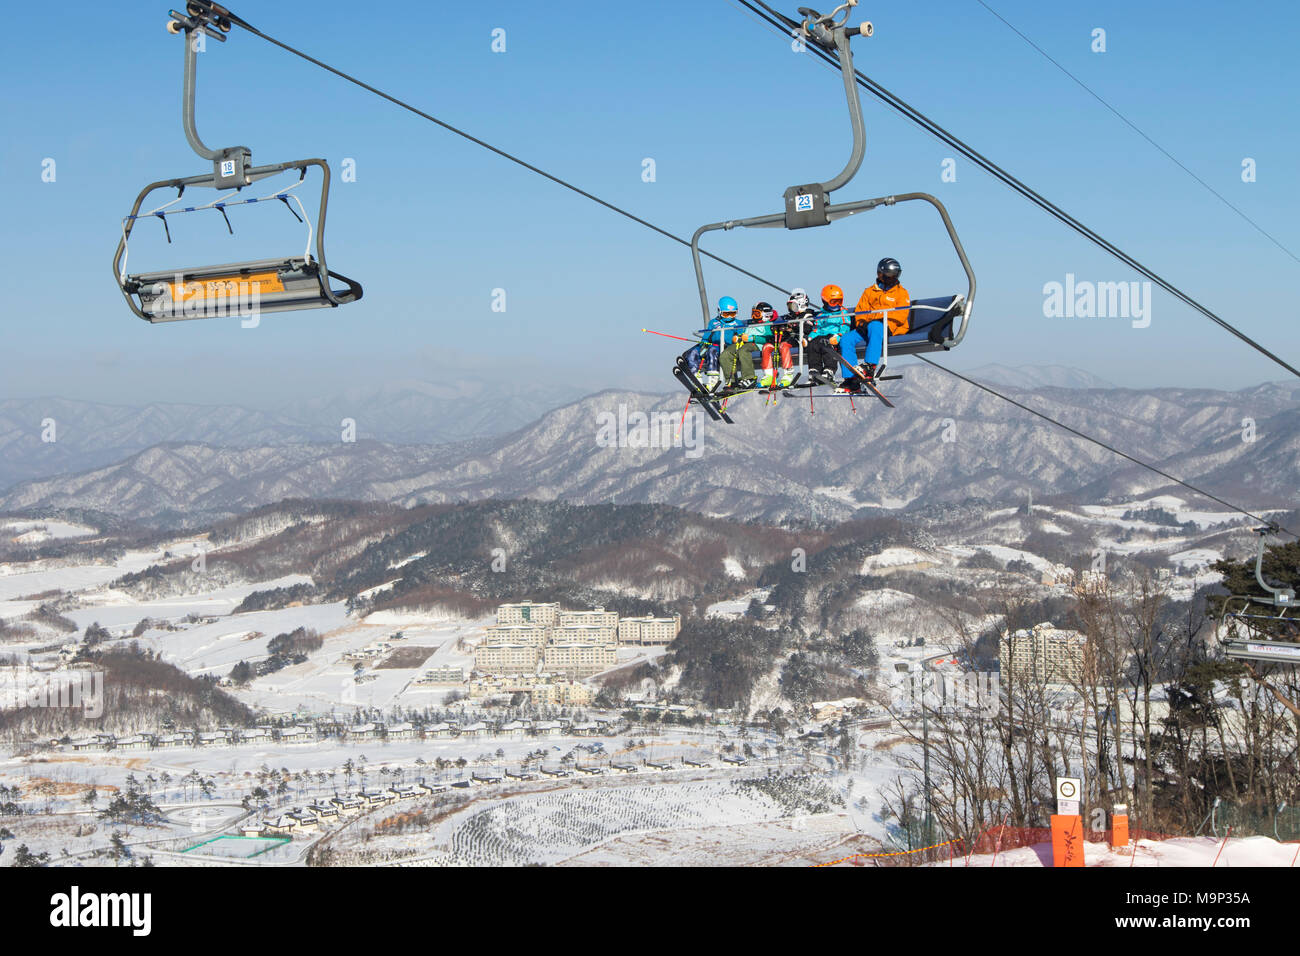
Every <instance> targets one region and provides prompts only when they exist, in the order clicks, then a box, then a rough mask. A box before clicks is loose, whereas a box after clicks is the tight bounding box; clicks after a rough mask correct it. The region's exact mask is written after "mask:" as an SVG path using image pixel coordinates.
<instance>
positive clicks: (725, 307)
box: [718, 295, 740, 315]
mask: <svg viewBox="0 0 1300 956" xmlns="http://www.w3.org/2000/svg"><path fill="white" fill-rule="evenodd" d="M739 311H740V306H739V305H738V304H737V303H736V300H735V299H733V298H732V297H731V296H729V295H724V296H723V297H722V298H721V299H719V300H718V312H719V313H722V312H730V313H731V314H732V315H735V314H736V313H737V312H739Z"/></svg>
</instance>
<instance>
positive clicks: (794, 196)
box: [691, 0, 975, 379]
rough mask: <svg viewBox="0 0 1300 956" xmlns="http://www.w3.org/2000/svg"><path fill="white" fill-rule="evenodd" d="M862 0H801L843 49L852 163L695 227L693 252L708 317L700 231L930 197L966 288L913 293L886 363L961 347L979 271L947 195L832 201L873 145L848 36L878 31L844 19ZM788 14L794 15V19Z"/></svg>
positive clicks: (889, 341) (825, 218) (804, 11)
mask: <svg viewBox="0 0 1300 956" xmlns="http://www.w3.org/2000/svg"><path fill="white" fill-rule="evenodd" d="M857 2H858V0H848V2H846V3H844V4H842V5H840V6H839V7H837V8H835V10H834V11H833V12H831V13H830V14H829V15H827V16H822V15H821V14H819V13H818V12H817V11H815V10H810V9H809V8H807V7H800V8H799V13H800V15H801V16H803V17H804V19H803V21H802V23H800V24H797V25H796V26H797V29H798V32H799V35H800V36H802V37H803V38H804V39H805V40H806V41H809V42H812V43H816V44H817V45H818V46H820V47H822V48H823V49H824V50H827V51H828V52H834V53H836V54H837V55H838V57H839V62H840V71H841V73H842V74H843V77H844V92H845V95H846V97H847V99H848V105H849V119H850V121H851V122H852V125H853V153H852V155H851V156H850V157H849V162H848V165H847V166H845V167H844V169H843V170H842V171H841V172H840V174H839V175H838V176H836V177H835V178H834V179H831V180H828V181H827V182H824V183H811V184H808V185H803V186H791V187H790V188H789V189H787V190H786V191H785V211H784V212H781V213H775V214H773V215H769V216H755V217H753V218H750V219H728V220H727V221H725V222H715V223H711V224H709V225H707V226H701V227H700V228H699V229H697V230H695V234H694V235H693V236H692V237H691V256H692V258H693V259H694V261H695V280H696V284H697V285H698V286H699V291H700V307H701V309H702V311H703V314H704V322H705V324H706V325H707V324H708V322H709V319H710V318H711V315H712V313H711V312H710V309H709V293H708V290H707V288H706V287H705V282H704V268H703V265H702V263H701V261H700V237H701V236H703V235H704V234H705V233H706V232H713V231H715V230H718V229H724V230H725V229H735V228H737V227H744V228H760V229H772V228H776V227H778V226H784V227H785V228H787V229H807V228H810V227H812V226H825V225H828V224H830V223H831V222H834V221H835V220H836V219H843V218H845V217H847V216H853V215H856V214H857V213H860V212H866V211H868V210H870V209H875V208H877V207H879V206H893V205H896V204H897V203H901V202H913V201H917V200H920V201H923V202H928V203H929V204H930V205H932V206H934V208H935V209H936V210H937V211H938V213H939V216H940V218H941V219H942V220H943V225H944V228H945V229H947V230H948V238H949V239H951V240H952V246H953V249H954V250H956V252H957V258H958V259H959V260H961V266H962V269H964V270H965V272H966V281H967V290H966V294H965V295H960V294H956V295H949V296H940V297H937V298H928V299H913V300H912V304H911V310H910V313H909V318H908V331H907V332H905V333H904V334H902V335H896V336H892V337H891V336H889V335H886V336H884V349H883V351H882V354H881V361H880V368H881V369H882V370H883V369H884V366H885V364H886V362H887V361H888V359H889V354H890V353H891V352H892V353H893V354H895V355H914V354H916V353H918V352H938V351H947V350H949V349H952V348H956V346H957V345H958V344H959V343H960V342H961V340H962V338H963V337H964V336H965V335H966V326H967V324H968V323H969V321H970V314H971V307H972V306H973V305H974V303H975V273H974V271H973V270H972V269H971V265H970V261H969V260H968V259H967V258H966V251H965V250H964V249H963V248H962V244H961V240H960V239H959V238H958V236H957V230H956V229H955V228H954V227H953V224H952V219H950V218H949V216H948V210H947V209H945V208H944V205H943V203H941V202H940V201H939V200H938V199H936V198H935V197H934V196H931V195H930V194H929V193H900V194H899V195H896V196H881V197H879V198H877V199H863V200H859V201H857V202H847V203H839V204H837V205H832V204H831V203H830V202H828V194H829V193H831V192H833V191H835V190H837V189H840V188H841V187H843V186H846V185H848V183H849V181H850V180H852V179H853V177H854V176H855V175H856V174H857V172H858V169H859V168H860V167H861V166H862V159H863V157H864V156H865V155H866V149H867V146H866V130H865V124H864V122H863V119H862V103H861V101H860V99H859V98H858V86H857V80H856V73H855V71H854V68H853V53H852V51H851V50H850V49H849V40H850V38H851V37H853V36H855V35H860V36H867V37H869V36H871V35H872V32H873V30H872V26H871V24H870V23H869V22H865V23H862V24H861V25H860V26H857V27H852V28H850V27H848V26H846V25H845V24H846V21H847V20H848V10H849V8H850V7H855V6H857ZM841 12H843V13H844V16H843V18H842V19H841V20H840V21H839V22H838V23H836V22H835V18H836V17H837V16H839V14H840V13H841ZM789 22H790V23H792V24H793V23H794V21H789ZM882 318H883V316H882ZM806 331H807V330H806V329H805V328H804V327H803V323H800V329H799V338H800V339H801V340H802V339H804V338H805V337H806ZM720 337H721V334H720ZM791 352H792V353H797V354H798V356H799V366H800V369H801V370H802V375H803V377H804V378H805V379H806V378H807V367H806V365H805V358H804V356H803V350H802V349H798V348H793V349H792V350H791ZM862 354H863V352H862V350H861V349H859V358H861V357H862Z"/></svg>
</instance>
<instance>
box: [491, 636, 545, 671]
mask: <svg viewBox="0 0 1300 956" xmlns="http://www.w3.org/2000/svg"><path fill="white" fill-rule="evenodd" d="M541 655H542V648H541V647H539V646H537V645H535V644H486V643H485V644H480V645H479V646H478V647H477V648H475V650H474V669H475V670H477V671H481V672H482V673H485V674H531V673H533V672H534V671H536V670H537V663H538V661H539V660H540V659H541Z"/></svg>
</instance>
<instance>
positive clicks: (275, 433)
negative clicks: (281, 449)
mask: <svg viewBox="0 0 1300 956" xmlns="http://www.w3.org/2000/svg"><path fill="white" fill-rule="evenodd" d="M582 394H583V393H582V390H581V389H579V388H576V387H570V386H566V385H544V384H543V385H536V386H534V385H531V384H530V385H528V386H527V387H517V388H514V389H513V390H512V389H510V388H502V387H500V386H498V385H490V384H489V383H488V382H487V381H485V380H478V379H474V380H468V381H460V380H458V381H455V382H451V383H446V384H435V383H429V382H418V381H401V382H393V383H389V384H388V385H385V386H383V387H380V388H366V389H351V390H348V391H345V392H343V393H341V394H339V395H334V396H330V397H328V398H319V399H309V400H302V401H298V402H294V403H291V404H289V405H287V406H285V407H283V408H281V409H277V410H276V411H274V412H268V411H262V410H258V409H254V408H246V407H243V406H240V405H193V404H185V403H180V402H177V403H153V404H150V405H144V406H130V405H114V404H109V403H102V402H82V401H74V400H70V399H62V398H36V399H21V400H19V399H11V400H8V401H0V488H6V487H8V486H10V485H12V484H14V483H16V482H19V481H25V480H27V479H31V478H39V477H42V476H46V475H58V474H67V473H70V472H79V471H86V470H88V469H94V468H98V467H101V466H104V465H108V464H111V463H113V462H120V461H122V460H123V459H124V458H127V457H129V456H131V455H134V454H136V453H137V452H140V451H143V450H144V449H146V448H149V447H152V446H154V445H159V444H164V443H168V442H201V443H204V444H208V445H217V446H221V447H225V448H253V447H270V446H283V445H291V444H297V443H302V442H331V441H338V440H339V438H340V436H341V435H342V433H343V428H344V427H345V426H344V420H345V419H350V420H351V421H352V422H354V423H355V426H354V427H355V430H356V435H357V438H358V439H364V438H371V439H377V440H380V441H387V442H393V443H397V444H408V443H418V444H440V443H443V442H454V441H463V440H465V439H469V438H481V437H491V436H494V435H501V434H504V433H506V432H510V431H513V430H515V429H517V428H520V427H521V426H523V425H526V424H527V423H529V422H531V421H533V420H535V419H536V418H537V416H538V415H540V414H542V413H543V412H545V411H547V410H548V409H551V408H555V407H556V406H558V405H562V404H564V403H566V402H571V401H573V400H575V399H577V398H578V397H580V396H581V395H582Z"/></svg>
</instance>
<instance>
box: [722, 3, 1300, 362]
mask: <svg viewBox="0 0 1300 956" xmlns="http://www.w3.org/2000/svg"><path fill="white" fill-rule="evenodd" d="M734 2H737V3H740V4H742V5H743V6H745V7H746V8H748V9H749V10H750V11H751V12H753V13H754V14H755V15H757V16H758V17H760V18H762V19H763V20H765V21H766V22H767V23H768V25H769V26H772V27H774V28H775V29H777V30H778V31H780V32H781V33H782V35H789V29H787V27H786V26H784V25H783V23H793V22H794V21H791V20H790V19H789V18H788V17H784V16H782V15H781V14H779V13H777V12H776V11H775V10H773V9H772V8H771V7H769V6H768V5H767V4H766V3H764V2H763V0H734ZM760 7H761V8H762V9H761V10H760V9H759V8H760ZM797 25H798V24H795V26H797ZM807 49H808V51H809V52H811V53H814V54H816V55H817V56H819V57H820V58H821V59H822V60H823V61H824V62H826V63H828V64H829V65H830V66H832V67H834V68H835V69H836V70H838V69H840V64H839V62H838V60H837V59H836V57H835V56H834V55H833V54H831V53H829V52H827V51H826V50H823V49H821V48H820V47H819V46H817V45H816V44H808V46H807ZM854 73H855V74H856V75H857V82H858V86H860V87H862V88H863V89H865V90H867V91H868V92H869V93H871V94H872V95H873V96H875V97H876V98H877V99H879V100H880V101H881V102H883V103H885V104H886V105H887V106H889V107H890V108H892V109H894V110H895V111H896V112H898V113H900V114H901V115H902V116H904V117H905V118H906V119H909V120H911V121H912V122H913V123H915V124H916V125H918V126H920V127H921V128H922V129H924V130H926V131H927V132H929V133H931V134H932V135H934V136H935V137H937V138H938V139H940V140H942V141H943V142H944V143H946V144H947V145H949V146H951V147H952V148H953V149H955V150H957V151H958V152H960V153H961V154H962V155H963V156H965V157H966V158H967V159H969V160H970V161H971V162H973V163H975V164H976V165H977V166H979V167H980V168H981V169H983V170H984V171H985V172H987V173H989V174H990V175H992V176H993V177H994V178H996V179H998V180H1000V181H1001V182H1003V183H1005V184H1006V185H1007V186H1009V187H1011V189H1013V190H1015V191H1016V192H1017V193H1019V194H1020V195H1022V196H1024V197H1025V198H1026V199H1028V200H1029V201H1030V202H1032V203H1034V205H1036V206H1038V207H1039V208H1040V209H1042V210H1043V211H1044V212H1046V213H1048V214H1049V215H1051V216H1054V217H1055V218H1056V219H1058V220H1060V221H1061V222H1062V223H1064V224H1065V225H1067V226H1069V227H1070V228H1071V229H1073V230H1074V231H1075V232H1077V233H1078V234H1079V235H1081V236H1083V237H1084V238H1085V239H1087V240H1089V241H1090V242H1092V243H1093V244H1094V245H1096V246H1097V247H1099V248H1100V249H1102V250H1103V251H1105V252H1107V253H1109V254H1110V255H1111V256H1113V257H1115V258H1116V259H1118V260H1119V261H1120V262H1122V263H1124V264H1125V265H1127V266H1129V267H1130V268H1131V269H1133V270H1134V271H1135V272H1137V273H1138V274H1139V275H1142V276H1145V277H1146V278H1147V279H1149V280H1150V281H1152V282H1154V283H1155V284H1156V285H1158V286H1160V288H1162V289H1164V290H1165V291H1166V292H1168V293H1169V294H1170V295H1172V296H1173V297H1174V298H1176V299H1178V300H1179V301H1181V302H1183V303H1184V304H1186V305H1187V306H1189V307H1190V308H1192V309H1194V310H1195V311H1197V312H1199V313H1201V315H1203V316H1205V317H1206V318H1208V319H1209V320H1210V321H1212V322H1214V323H1215V324H1216V325H1218V326H1219V327H1220V328H1222V329H1224V330H1226V331H1227V332H1229V333H1231V334H1232V335H1234V336H1236V337H1237V338H1238V339H1240V340H1241V341H1243V342H1245V343H1246V344H1247V345H1249V346H1250V347H1251V348H1253V349H1254V350H1255V351H1257V352H1259V353H1260V354H1261V355H1264V356H1265V357H1266V358H1268V359H1270V360H1271V361H1273V362H1274V363H1276V364H1277V365H1279V366H1281V367H1282V368H1284V369H1286V370H1287V371H1288V372H1290V373H1291V374H1292V375H1294V376H1296V377H1297V378H1300V369H1298V368H1296V367H1295V366H1293V365H1291V364H1290V363H1289V362H1287V361H1286V360H1285V359H1283V358H1281V357H1279V356H1278V355H1276V354H1274V353H1273V352H1271V351H1270V350H1269V349H1268V348H1267V347H1265V346H1264V345H1262V344H1260V343H1259V342H1257V341H1255V340H1254V339H1253V338H1251V337H1250V336H1249V335H1247V334H1246V333H1245V332H1242V331H1241V330H1240V329H1238V328H1237V327H1236V326H1234V325H1233V324H1232V323H1230V322H1228V321H1226V320H1225V319H1223V318H1221V317H1220V316H1219V315H1218V314H1216V313H1215V312H1213V311H1211V310H1210V309H1209V308H1207V307H1206V306H1204V305H1202V304H1201V303H1200V302H1198V301H1196V300H1195V299H1193V298H1192V297H1191V296H1190V295H1188V294H1187V293H1186V292H1184V291H1183V290H1182V289H1180V288H1178V287H1177V286H1175V285H1174V284H1173V283H1171V282H1169V281H1168V280H1166V279H1164V278H1163V277H1161V276H1160V275H1159V274H1157V273H1156V272H1154V271H1152V270H1151V269H1150V268H1148V267H1147V266H1145V265H1143V264H1142V263H1141V262H1139V261H1138V260H1137V259H1134V258H1133V257H1132V256H1130V255H1129V254H1128V253H1126V252H1124V251H1123V250H1122V249H1120V248H1119V247H1118V246H1116V245H1115V244H1114V243H1112V242H1110V241H1109V240H1107V239H1106V238H1105V237H1103V236H1101V235H1100V234H1099V233H1097V232H1095V231H1093V230H1092V229H1090V228H1089V227H1088V226H1085V225H1084V224H1083V223H1082V222H1080V221H1079V220H1078V219H1076V218H1074V217H1073V216H1071V215H1070V214H1069V213H1067V212H1066V211H1065V210H1064V209H1062V208H1061V207H1060V206H1057V205H1056V204H1055V203H1053V202H1051V201H1050V200H1048V199H1046V198H1044V197H1043V196H1042V195H1040V194H1039V193H1038V192H1036V191H1035V190H1033V189H1031V188H1030V187H1029V186H1026V185H1025V184H1024V183H1023V182H1021V181H1020V180H1019V179H1017V178H1016V177H1015V176H1013V175H1011V174H1010V173H1009V172H1007V171H1006V170H1005V169H1003V168H1002V167H1001V166H999V165H998V164H996V163H994V162H993V161H992V160H990V159H988V158H987V157H985V156H983V155H982V154H980V153H979V152H977V151H976V150H975V149H974V148H973V147H971V146H969V145H967V144H966V143H965V142H963V141H962V140H960V139H958V138H957V137H956V136H955V135H954V134H952V133H950V132H949V131H948V130H946V129H945V128H944V127H942V126H940V125H939V124H938V123H936V122H935V121H934V120H932V119H930V118H929V117H928V116H926V115H925V114H923V113H921V112H920V111H919V110H917V109H916V108H915V107H913V106H911V105H910V104H908V103H906V102H905V101H903V100H902V99H900V98H899V97H898V96H896V95H895V94H894V93H892V92H890V91H889V90H887V89H885V87H883V86H881V85H880V84H879V83H877V82H875V81H874V80H872V79H871V78H870V77H868V76H867V75H866V74H864V73H863V72H862V71H861V70H854Z"/></svg>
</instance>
